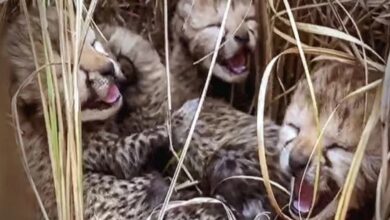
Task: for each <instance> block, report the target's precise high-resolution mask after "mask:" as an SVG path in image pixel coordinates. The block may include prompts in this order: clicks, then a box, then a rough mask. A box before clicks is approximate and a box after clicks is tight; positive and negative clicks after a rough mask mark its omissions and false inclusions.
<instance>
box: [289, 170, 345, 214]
mask: <svg viewBox="0 0 390 220" xmlns="http://www.w3.org/2000/svg"><path fill="white" fill-rule="evenodd" d="M328 185H329V186H330V188H331V190H330V191H321V189H318V192H317V195H316V200H315V201H313V196H314V185H312V183H309V182H308V181H307V180H305V178H303V172H302V174H300V175H298V176H297V177H296V178H295V179H294V185H293V193H292V199H291V200H290V210H291V212H292V213H293V214H295V215H297V216H301V217H305V218H306V217H308V215H309V213H310V210H311V209H312V212H311V213H310V217H314V216H316V215H318V214H319V213H320V212H321V211H322V210H324V209H325V208H326V207H327V206H328V205H329V204H330V203H331V202H332V201H333V199H334V198H335V197H336V195H337V193H338V190H339V189H338V187H337V185H336V183H334V182H333V181H331V182H330V183H328Z"/></svg>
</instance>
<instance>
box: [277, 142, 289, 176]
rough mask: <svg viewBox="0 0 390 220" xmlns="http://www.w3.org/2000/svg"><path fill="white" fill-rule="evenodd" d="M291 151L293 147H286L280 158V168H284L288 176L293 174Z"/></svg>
mask: <svg viewBox="0 0 390 220" xmlns="http://www.w3.org/2000/svg"><path fill="white" fill-rule="evenodd" d="M290 151H291V146H288V147H284V148H283V149H282V150H281V152H280V157H279V164H280V167H281V168H282V170H283V172H285V173H286V174H290V173H291V170H290V165H289V157H290Z"/></svg>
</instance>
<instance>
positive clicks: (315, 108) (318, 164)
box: [283, 0, 321, 216]
mask: <svg viewBox="0 0 390 220" xmlns="http://www.w3.org/2000/svg"><path fill="white" fill-rule="evenodd" d="M283 2H284V6H285V7H286V10H287V14H288V17H289V20H290V23H291V28H292V31H293V33H294V37H295V39H296V43H297V47H298V50H299V55H300V58H301V61H302V64H303V69H304V71H305V76H306V81H307V84H308V86H309V91H310V98H311V101H312V104H313V109H312V111H313V113H314V114H313V115H314V119H315V127H316V129H317V133H319V117H318V107H317V101H316V97H315V94H314V87H313V83H312V81H311V77H310V72H309V67H308V64H307V61H306V57H305V54H304V50H303V48H302V44H301V40H300V37H299V33H298V28H297V24H296V22H295V19H294V16H293V14H292V12H291V7H290V4H289V2H288V1H287V0H283ZM320 158H321V146H320V147H319V149H318V151H317V157H316V161H315V162H316V164H317V166H316V176H315V183H314V193H313V201H316V198H317V192H318V185H319V175H320V170H319V168H320ZM303 175H305V173H304V174H303ZM301 185H302V184H301ZM300 190H301V187H300ZM299 195H301V193H299ZM299 199H300V198H298V200H299ZM312 208H313V207H311V209H312ZM311 211H312V210H310V212H311ZM310 212H309V216H310Z"/></svg>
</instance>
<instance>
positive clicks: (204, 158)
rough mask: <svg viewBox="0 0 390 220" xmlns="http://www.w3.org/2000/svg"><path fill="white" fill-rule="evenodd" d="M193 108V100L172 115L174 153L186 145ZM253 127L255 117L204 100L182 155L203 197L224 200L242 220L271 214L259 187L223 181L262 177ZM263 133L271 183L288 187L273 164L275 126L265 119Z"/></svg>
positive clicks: (282, 201)
mask: <svg viewBox="0 0 390 220" xmlns="http://www.w3.org/2000/svg"><path fill="white" fill-rule="evenodd" d="M197 105H198V100H197V99H195V100H191V101H188V102H186V103H185V104H184V105H183V107H182V108H181V109H180V110H178V111H177V112H176V113H175V114H174V115H173V116H174V119H173V127H174V136H175V138H176V143H175V146H176V147H178V148H180V147H181V146H183V145H184V142H185V140H186V138H187V134H188V131H189V128H190V126H189V125H190V123H191V122H192V119H193V116H194V112H195V110H196V107H197ZM256 126H257V123H256V118H255V117H254V116H251V115H247V114H245V113H242V112H240V111H238V110H235V109H233V108H232V107H230V106H228V105H227V104H224V103H223V102H221V101H218V100H215V99H206V102H205V103H204V105H203V107H202V113H201V115H200V118H199V120H198V121H197V127H196V129H195V133H194V135H193V138H192V141H191V144H190V148H189V151H188V153H187V155H186V165H187V166H188V167H190V168H192V170H193V171H194V173H195V174H196V176H197V177H199V178H200V179H201V180H202V187H203V188H202V189H203V190H204V191H205V193H206V194H208V195H212V196H215V197H218V198H222V199H223V200H225V201H226V202H227V204H229V205H231V206H232V207H234V209H235V210H237V211H238V212H239V213H240V215H241V216H242V219H254V217H256V216H257V215H259V214H264V212H272V208H271V207H270V206H269V201H268V199H267V196H266V192H265V190H264V188H263V185H262V183H261V182H258V181H254V180H243V179H231V180H226V181H225V179H226V178H229V177H233V176H254V177H261V172H260V164H259V160H258V142H257V128H256ZM264 129H265V149H266V151H267V165H268V169H269V170H270V175H271V180H273V181H275V182H278V183H279V184H281V185H283V186H284V187H287V186H288V179H287V176H285V174H284V173H283V172H281V169H280V166H279V164H278V163H277V161H278V157H279V151H278V149H277V147H276V144H277V139H278V133H279V126H278V125H276V124H275V123H273V122H272V121H269V120H266V122H265V124H264ZM237 189H239V190H237ZM275 193H276V195H277V199H278V201H279V203H280V205H281V206H283V205H285V204H287V201H288V200H287V196H286V194H284V192H281V191H279V190H277V189H275Z"/></svg>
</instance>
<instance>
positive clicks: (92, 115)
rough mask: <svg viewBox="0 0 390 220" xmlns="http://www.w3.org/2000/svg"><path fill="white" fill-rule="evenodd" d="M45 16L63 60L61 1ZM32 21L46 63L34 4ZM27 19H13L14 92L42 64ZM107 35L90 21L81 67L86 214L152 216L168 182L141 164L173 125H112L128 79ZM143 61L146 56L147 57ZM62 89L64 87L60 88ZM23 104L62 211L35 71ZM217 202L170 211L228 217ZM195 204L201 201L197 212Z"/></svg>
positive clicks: (45, 194)
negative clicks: (119, 128)
mask: <svg viewBox="0 0 390 220" xmlns="http://www.w3.org/2000/svg"><path fill="white" fill-rule="evenodd" d="M47 21H48V24H47V28H48V32H49V35H50V39H51V43H52V45H53V47H52V53H53V57H54V59H55V60H54V62H61V60H60V47H59V36H58V33H59V30H58V27H59V25H58V15H57V10H56V9H55V8H52V7H50V8H48V9H47ZM30 24H31V28H32V34H33V36H34V42H33V43H34V45H35V48H36V54H37V57H38V62H40V63H39V65H43V61H44V55H45V53H44V46H43V45H42V42H43V41H42V35H41V33H42V32H41V26H40V20H39V13H38V12H37V11H36V10H31V12H30ZM26 26H27V23H26V19H25V17H24V16H23V15H21V16H20V17H18V18H17V19H15V20H14V21H13V23H12V24H11V25H10V27H9V29H8V32H7V37H6V39H5V45H6V47H5V49H6V53H7V54H8V58H9V61H10V66H11V82H10V91H11V95H13V94H14V93H15V91H16V90H17V89H18V88H19V87H20V85H21V84H22V82H24V80H25V79H26V78H27V77H29V76H30V75H31V74H32V73H33V72H34V71H35V69H36V67H35V64H34V60H33V57H34V56H33V52H32V49H31V43H30V40H29V35H28V32H27V31H26ZM122 37H124V40H126V41H128V42H129V43H134V42H142V43H143V42H144V41H143V40H142V39H141V38H139V37H138V36H137V35H126V36H122ZM101 42H103V41H100V39H99V37H98V36H97V35H95V32H94V31H93V30H92V28H89V29H88V32H87V36H86V38H85V42H84V45H83V50H82V53H81V56H80V68H79V69H78V71H77V77H78V89H79V99H80V104H81V121H82V123H83V131H82V132H83V143H82V144H83V168H84V176H83V189H84V207H85V210H84V216H85V219H120V220H122V219H147V218H148V216H150V215H151V214H152V213H153V211H154V210H155V209H157V208H158V207H159V206H160V204H161V203H162V202H163V200H164V198H165V194H166V192H167V189H168V185H169V183H168V182H167V181H166V180H165V179H163V177H162V176H161V175H160V174H159V173H157V172H154V171H145V170H144V169H143V167H144V166H145V165H146V164H147V162H148V158H149V156H150V155H151V154H153V153H154V152H155V150H157V149H160V148H163V147H165V146H167V143H168V136H167V131H166V128H165V126H154V127H150V128H149V129H146V128H145V129H143V130H142V131H140V132H134V133H131V134H128V135H120V134H119V133H116V132H113V130H115V129H112V125H113V123H111V122H112V119H113V118H115V117H116V116H117V114H118V112H119V111H120V109H121V108H122V105H123V102H124V96H123V94H122V92H121V90H122V89H121V86H120V85H122V84H123V83H124V82H125V81H126V79H125V77H124V75H123V73H122V71H121V69H120V66H119V64H118V62H117V61H116V60H115V57H113V56H112V55H111V53H110V51H109V50H108V47H106V45H105V44H102V43H101ZM133 45H135V46H134V48H133V49H134V50H133V52H134V53H135V52H136V51H138V53H137V56H138V57H139V56H142V53H144V51H140V50H137V47H136V46H137V45H138V44H133ZM143 60H144V61H145V59H143ZM134 61H137V60H134ZM145 62H146V64H148V62H147V59H146V61H145ZM145 62H144V63H142V62H141V63H139V62H134V66H135V68H137V69H138V70H140V71H141V72H142V71H143V70H145V68H143V67H144V65H145ZM146 69H147V70H148V68H146ZM61 71H62V69H61V68H60V66H56V73H57V74H58V75H57V77H58V80H59V81H60V80H62V79H61V77H62V75H61V74H60V73H61ZM145 71H146V70H145ZM146 73H148V72H145V74H146ZM59 89H60V91H59V92H60V94H62V92H63V90H62V88H61V87H60V88H59ZM44 94H45V95H47V94H46V92H44ZM140 100H141V101H142V99H140ZM17 107H18V112H19V117H20V122H21V129H22V132H23V133H22V138H23V143H24V146H25V150H26V155H27V162H28V166H29V169H30V173H31V175H32V178H33V180H34V182H35V185H36V187H37V191H38V193H39V195H40V197H41V199H42V202H43V205H44V208H45V210H46V211H47V213H48V217H49V218H50V219H57V216H58V215H57V207H56V199H55V191H54V185H53V176H52V170H51V169H52V168H51V161H50V156H49V155H50V154H49V146H48V143H47V134H46V129H45V124H44V118H43V112H42V104H41V98H40V90H39V86H38V82H37V79H36V78H34V79H33V80H32V81H31V82H29V83H28V85H27V86H26V87H25V88H24V89H23V90H22V91H21V93H20V94H19V97H18V106H17ZM106 125H107V127H106ZM174 199H175V198H174ZM215 206H216V205H214V206H211V207H213V208H212V209H210V208H209V207H208V206H202V207H199V206H195V207H190V208H186V207H183V208H177V209H174V210H173V211H172V212H168V215H167V219H223V217H224V216H225V215H224V213H223V212H219V211H220V208H221V207H219V206H218V207H215ZM191 208H192V209H194V208H195V209H196V210H195V212H194V210H191ZM222 211H223V210H222ZM36 213H38V214H37V216H36V218H34V219H42V218H43V216H42V215H41V214H40V212H39V211H38V210H37V212H36ZM172 213H175V214H172ZM152 219H155V218H152Z"/></svg>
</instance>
